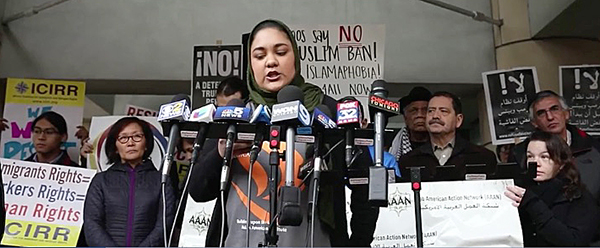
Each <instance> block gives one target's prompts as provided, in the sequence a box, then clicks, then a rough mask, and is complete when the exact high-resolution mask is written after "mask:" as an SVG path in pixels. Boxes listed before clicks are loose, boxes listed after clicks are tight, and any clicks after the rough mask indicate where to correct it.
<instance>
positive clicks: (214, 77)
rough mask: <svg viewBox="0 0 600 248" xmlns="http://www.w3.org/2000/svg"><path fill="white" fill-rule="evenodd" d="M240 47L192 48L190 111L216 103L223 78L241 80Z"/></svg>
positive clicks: (197, 46) (214, 46) (199, 46)
mask: <svg viewBox="0 0 600 248" xmlns="http://www.w3.org/2000/svg"><path fill="white" fill-rule="evenodd" d="M241 50H242V46H241V45H229V46H219V45H213V46H203V45H196V46H194V60H193V62H192V64H193V67H192V109H196V108H199V107H202V106H204V105H206V104H208V103H216V102H217V100H216V96H217V87H218V86H219V83H221V81H222V80H223V79H225V78H228V77H231V76H238V77H240V78H241V75H242V74H241V69H242V57H241V56H240V54H241Z"/></svg>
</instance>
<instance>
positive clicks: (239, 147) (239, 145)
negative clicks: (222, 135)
mask: <svg viewBox="0 0 600 248" xmlns="http://www.w3.org/2000/svg"><path fill="white" fill-rule="evenodd" d="M226 143H227V141H226V140H225V139H219V145H218V149H219V155H220V156H221V157H225V145H226ZM250 147H252V141H251V140H249V141H237V142H235V143H233V156H234V157H235V156H237V155H240V154H244V153H248V152H250Z"/></svg>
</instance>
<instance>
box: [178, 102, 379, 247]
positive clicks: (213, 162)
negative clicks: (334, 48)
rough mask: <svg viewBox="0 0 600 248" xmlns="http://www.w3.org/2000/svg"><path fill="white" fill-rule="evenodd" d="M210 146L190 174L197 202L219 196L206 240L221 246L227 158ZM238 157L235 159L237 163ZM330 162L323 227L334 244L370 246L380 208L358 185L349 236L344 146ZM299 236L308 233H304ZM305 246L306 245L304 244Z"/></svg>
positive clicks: (323, 187)
mask: <svg viewBox="0 0 600 248" xmlns="http://www.w3.org/2000/svg"><path fill="white" fill-rule="evenodd" d="M323 103H324V104H325V105H327V106H328V107H329V108H330V109H331V110H335V109H336V105H337V102H336V101H335V100H334V99H332V98H330V97H327V96H326V97H325V98H324V100H323ZM334 119H335V117H334ZM211 148H212V149H211ZM206 149H210V150H209V151H208V152H207V153H206V154H205V155H204V156H202V157H201V158H200V161H199V162H198V163H197V166H196V167H195V168H194V169H193V170H192V173H191V174H190V176H191V178H190V185H189V193H190V195H191V196H192V198H193V199H194V200H195V201H197V202H206V201H210V200H213V199H218V200H217V203H216V206H215V209H214V211H213V213H212V218H211V222H210V226H209V228H208V232H207V241H206V245H207V246H218V245H219V238H220V229H221V216H222V213H221V199H220V196H219V178H220V173H221V163H222V161H223V159H222V158H221V157H220V156H219V153H218V150H217V147H216V146H215V147H206ZM264 155H266V154H265V153H264V151H263V152H261V155H259V158H258V160H259V161H260V160H261V159H266V158H265V157H263V156H264ZM365 155H366V156H367V157H369V153H368V151H366V152H365ZM261 157H262V158H261ZM236 160H237V159H234V160H233V162H234V163H236ZM257 163H258V162H257ZM371 163H372V162H371ZM327 164H328V166H329V168H330V170H329V171H327V172H323V173H322V175H321V190H320V195H319V204H318V209H319V210H318V211H319V219H320V223H321V224H322V226H321V228H322V229H323V230H324V231H325V232H326V233H327V234H328V235H329V240H330V241H331V246H353V247H357V246H370V243H371V241H372V240H373V232H374V230H375V223H376V221H377V215H378V209H377V208H371V207H370V206H368V205H367V204H368V203H367V202H366V201H365V200H364V199H366V197H367V194H366V191H365V190H366V188H365V187H358V188H359V189H358V190H356V189H355V190H353V193H352V200H353V201H352V206H351V209H352V212H353V215H352V216H353V218H352V219H353V220H352V221H351V227H352V237H349V236H348V232H347V220H346V219H347V218H346V209H345V208H346V204H345V197H346V196H345V189H344V187H345V186H344V177H345V174H346V166H345V164H344V153H343V145H340V146H338V148H336V149H335V150H334V151H333V152H332V153H331V156H330V157H329V159H327ZM255 169H256V166H255ZM232 170H233V169H232ZM246 174H247V172H246ZM307 181H308V180H307ZM229 185H231V184H229ZM242 187H244V188H245V187H246V185H242ZM353 188H356V187H353ZM226 194H227V193H226ZM303 214H306V213H303ZM225 218H227V213H225ZM244 219H245V218H244ZM225 225H227V222H225ZM227 235H228V227H227V226H225V237H227ZM298 235H304V233H302V234H298ZM251 245H256V244H251ZM301 246H304V244H302V245H301Z"/></svg>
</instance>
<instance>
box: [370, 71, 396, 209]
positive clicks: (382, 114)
mask: <svg viewBox="0 0 600 248" xmlns="http://www.w3.org/2000/svg"><path fill="white" fill-rule="evenodd" d="M386 84H387V83H386V82H385V81H383V80H375V82H373V84H372V85H371V94H370V95H369V112H370V113H371V116H374V118H372V119H374V120H375V139H374V141H375V156H374V157H375V166H371V167H369V202H371V204H372V205H375V206H381V207H387V204H388V201H387V196H388V194H387V189H388V187H387V171H386V169H385V168H384V167H383V134H384V129H385V126H386V122H387V117H389V116H392V115H397V114H398V113H399V111H400V104H398V103H397V102H394V101H391V100H388V99H386V98H387V94H388V91H387V90H386V89H385V85H386Z"/></svg>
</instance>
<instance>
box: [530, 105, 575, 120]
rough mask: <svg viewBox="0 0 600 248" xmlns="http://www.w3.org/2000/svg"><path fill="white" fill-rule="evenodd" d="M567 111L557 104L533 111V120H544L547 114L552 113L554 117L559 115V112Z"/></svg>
mask: <svg viewBox="0 0 600 248" xmlns="http://www.w3.org/2000/svg"><path fill="white" fill-rule="evenodd" d="M565 110H567V109H565V108H563V107H562V106H560V105H559V104H556V105H552V106H551V107H550V108H548V109H538V110H536V111H535V113H534V114H535V118H545V117H547V116H548V112H550V113H552V115H553V116H554V115H556V114H558V113H560V111H565Z"/></svg>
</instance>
